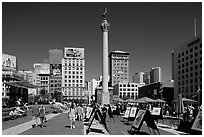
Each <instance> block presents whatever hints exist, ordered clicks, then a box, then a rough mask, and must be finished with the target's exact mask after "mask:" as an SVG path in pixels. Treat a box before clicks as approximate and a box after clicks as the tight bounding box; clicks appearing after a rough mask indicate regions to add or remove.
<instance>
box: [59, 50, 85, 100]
mask: <svg viewBox="0 0 204 137" xmlns="http://www.w3.org/2000/svg"><path fill="white" fill-rule="evenodd" d="M84 90H85V58H84V48H71V47H65V48H64V57H63V59H62V92H63V96H64V99H65V100H68V101H74V102H77V103H80V102H84V99H85V96H84Z"/></svg>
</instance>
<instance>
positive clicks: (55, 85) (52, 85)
mask: <svg viewBox="0 0 204 137" xmlns="http://www.w3.org/2000/svg"><path fill="white" fill-rule="evenodd" d="M50 87H61V84H60V85H59V84H50Z"/></svg>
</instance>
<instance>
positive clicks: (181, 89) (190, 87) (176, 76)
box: [172, 34, 202, 104]
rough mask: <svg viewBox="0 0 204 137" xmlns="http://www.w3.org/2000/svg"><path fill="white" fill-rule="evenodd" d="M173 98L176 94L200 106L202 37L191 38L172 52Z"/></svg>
mask: <svg viewBox="0 0 204 137" xmlns="http://www.w3.org/2000/svg"><path fill="white" fill-rule="evenodd" d="M172 79H173V80H174V98H175V99H176V98H177V95H178V94H182V96H183V97H186V98H190V99H194V100H197V101H198V102H199V104H202V90H201V89H202V35H201V34H200V35H198V36H195V37H193V38H192V39H190V40H188V41H186V42H185V43H183V44H181V45H180V46H178V47H176V48H175V49H174V50H173V51H172Z"/></svg>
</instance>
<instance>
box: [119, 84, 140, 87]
mask: <svg viewBox="0 0 204 137" xmlns="http://www.w3.org/2000/svg"><path fill="white" fill-rule="evenodd" d="M119 86H120V87H138V85H136V84H120V85H119Z"/></svg>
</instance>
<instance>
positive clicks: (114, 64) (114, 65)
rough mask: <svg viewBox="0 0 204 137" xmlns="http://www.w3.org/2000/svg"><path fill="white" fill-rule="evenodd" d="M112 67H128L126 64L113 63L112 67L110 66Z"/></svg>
mask: <svg viewBox="0 0 204 137" xmlns="http://www.w3.org/2000/svg"><path fill="white" fill-rule="evenodd" d="M112 66H113V67H116V66H128V64H127V63H121V64H119V63H117V64H116V63H113V65H112ZM124 68H125V69H126V67H124ZM121 69H123V67H121Z"/></svg>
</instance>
